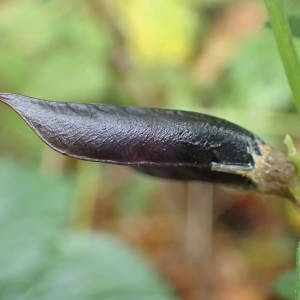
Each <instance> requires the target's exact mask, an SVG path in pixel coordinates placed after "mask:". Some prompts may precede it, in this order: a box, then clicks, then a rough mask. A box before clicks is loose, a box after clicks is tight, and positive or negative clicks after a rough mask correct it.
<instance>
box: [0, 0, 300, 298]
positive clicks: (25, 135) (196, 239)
mask: <svg viewBox="0 0 300 300" xmlns="http://www.w3.org/2000/svg"><path fill="white" fill-rule="evenodd" d="M297 2H298V1H293V0H290V1H285V3H286V7H287V11H288V13H289V15H290V16H291V25H292V29H293V32H294V34H295V38H296V44H297V47H298V49H299V51H300V41H299V35H300V34H299V32H300V21H299V16H300V4H299V3H297ZM269 27H270V26H269V25H268V24H267V17H266V11H265V9H264V6H263V1H255V0H252V1H239V0H213V1H212V0H185V1H183V0H152V1H148V0H126V1H124V0H109V1H108V0H106V1H105V0H90V1H80V0H68V1H59V0H10V1H8V0H2V1H0V37H1V39H0V70H1V72H0V89H1V91H5V92H13V93H20V94H25V95H29V96H33V97H40V98H45V99H55V100H64V101H80V102H103V103H114V104H120V105H137V106H149V107H168V108H176V109H190V110H194V111H200V112H207V113H210V114H214V115H217V116H220V117H224V118H226V119H228V120H231V121H233V122H235V123H237V124H240V125H242V126H245V127H246V128H248V129H250V130H252V131H254V132H256V133H257V134H259V135H260V136H261V137H263V138H264V139H265V140H267V141H268V142H270V143H272V144H273V145H275V146H277V147H279V148H281V147H282V139H283V136H284V134H286V133H289V134H291V135H293V137H294V138H295V139H296V141H297V140H298V141H300V131H299V128H300V120H299V119H298V117H297V115H296V114H295V113H294V107H293V105H292V102H291V94H290V91H289V88H288V85H287V81H286V78H285V76H284V72H283V67H282V66H281V63H280V59H279V55H278V53H277V49H276V46H275V42H274V39H273V36H272V33H271V31H270V30H269ZM0 119H1V126H0V136H1V139H0V155H1V160H0V165H1V167H0V223H1V227H0V238H1V245H0V265H1V271H0V299H1V300H2V299H28V300H29V299H47V300H48V299H87V300H89V299H130V300H132V299H157V300H159V299H188V300H198V299H231V300H235V299H239V300H240V299H251V300H252V299H253V300H259V299H292V297H293V295H292V294H291V291H292V289H293V288H292V286H293V281H294V273H293V271H291V270H292V267H293V265H294V250H295V236H296V235H299V233H300V218H299V216H298V215H297V214H296V213H295V212H294V211H293V209H292V208H291V207H290V205H289V204H288V203H286V202H283V201H282V200H280V199H275V198H274V199H273V198H272V199H270V198H267V199H266V200H265V199H264V197H261V196H258V195H253V194H249V193H244V192H243V193H240V192H233V191H231V190H228V189H223V188H220V187H219V186H212V185H208V184H203V183H198V184H195V183H193V184H188V185H187V184H183V183H178V182H169V181H164V180H157V179H153V178H149V177H147V176H145V175H140V174H137V173H134V172H133V171H131V170H129V169H127V168H126V167H119V166H110V165H102V164H96V163H88V162H79V161H75V160H71V159H67V158H65V157H63V156H61V155H59V154H56V153H55V152H54V151H52V150H50V149H48V148H47V147H46V146H45V145H44V144H43V143H42V142H41V141H40V140H39V139H38V138H37V137H36V136H35V135H34V134H33V133H32V132H31V130H30V129H29V128H27V126H26V125H25V124H24V123H23V121H21V120H20V118H19V117H18V116H17V115H16V114H15V113H13V112H12V111H10V110H9V109H8V108H7V107H5V106H4V105H1V109H0ZM150 265H151V266H150Z"/></svg>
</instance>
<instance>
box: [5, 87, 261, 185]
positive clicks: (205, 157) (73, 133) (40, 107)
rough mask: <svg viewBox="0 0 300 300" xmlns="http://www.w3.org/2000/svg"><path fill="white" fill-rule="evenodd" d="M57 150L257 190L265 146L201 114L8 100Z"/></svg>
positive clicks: (9, 97) (244, 132)
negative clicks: (255, 176)
mask: <svg viewBox="0 0 300 300" xmlns="http://www.w3.org/2000/svg"><path fill="white" fill-rule="evenodd" d="M0 100H1V101H2V102H4V103H6V104H8V105H9V106H11V107H12V108H13V109H14V110H15V111H16V112H17V113H18V114H19V115H20V116H21V117H22V118H23V119H24V120H25V121H26V122H27V123H28V124H29V126H30V127H31V128H32V129H33V130H34V131H35V132H36V133H37V134H38V135H39V136H40V137H41V138H42V139H43V140H44V141H45V142H46V143H47V144H48V145H49V146H50V147H52V148H53V149H55V150H57V151H58V152H61V153H63V154H66V155H68V156H71V157H75V158H79V159H85V160H92V161H101V162H107V163H115V164H124V165H130V166H132V167H134V168H137V169H139V170H140V171H143V172H146V173H149V174H151V175H154V176H159V177H166V178H171V179H181V180H206V181H213V182H222V183H235V184H246V185H250V186H251V185H252V186H255V185H256V183H255V180H253V178H251V176H247V174H248V173H249V172H250V173H251V172H252V171H253V170H255V168H256V164H257V163H256V158H257V157H262V156H263V155H264V154H263V151H262V150H263V149H262V147H264V145H265V144H264V142H262V140H260V139H259V138H258V137H256V136H255V135H254V134H252V133H251V132H249V131H247V130H246V129H243V128H241V127H240V126H238V125H235V124H233V123H231V122H228V121H225V120H222V119H219V118H216V117H213V116H209V115H206V114H200V113H195V112H187V111H177V110H168V109H155V108H138V107H125V106H114V105H105V104H83V103H67V102H55V101H46V100H40V99H35V98H30V97H25V96H20V95H15V94H7V93H2V94H0Z"/></svg>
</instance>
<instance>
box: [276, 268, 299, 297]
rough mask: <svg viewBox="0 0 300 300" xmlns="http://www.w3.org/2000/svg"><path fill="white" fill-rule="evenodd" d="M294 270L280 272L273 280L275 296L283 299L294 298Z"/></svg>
mask: <svg viewBox="0 0 300 300" xmlns="http://www.w3.org/2000/svg"><path fill="white" fill-rule="evenodd" d="M295 286H296V272H295V271H294V270H293V271H287V272H284V273H281V274H280V275H279V277H278V278H277V279H276V281H275V282H274V291H275V293H276V295H277V296H279V297H281V298H282V299H285V300H293V299H294V298H295Z"/></svg>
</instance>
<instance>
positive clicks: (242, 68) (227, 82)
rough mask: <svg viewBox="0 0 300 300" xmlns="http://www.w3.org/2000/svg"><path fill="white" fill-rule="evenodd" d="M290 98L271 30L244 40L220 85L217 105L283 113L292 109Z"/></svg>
mask: <svg viewBox="0 0 300 300" xmlns="http://www.w3.org/2000/svg"><path fill="white" fill-rule="evenodd" d="M258 53H259V55H257V54H258ZM249 82H251V84H249ZM224 95H225V97H224ZM290 98H291V96H290V90H289V86H288V82H287V80H286V78H285V75H284V72H283V67H282V64H281V62H280V57H279V55H278V52H277V50H276V45H275V43H274V38H273V37H272V34H271V33H270V31H268V30H264V31H261V32H259V33H258V34H256V35H255V36H253V37H251V38H250V39H249V40H248V41H245V42H244V43H243V44H242V46H241V47H240V49H239V51H238V52H237V53H236V55H235V56H234V57H233V59H232V62H231V64H230V66H229V68H228V70H227V72H226V74H225V75H224V81H223V82H221V85H220V96H219V97H218V104H219V105H220V106H231V107H232V106H233V103H234V105H235V106H236V107H240V108H255V109H258V108H259V109H265V110H268V109H269V108H270V107H272V108H273V109H278V110H279V109H281V110H282V109H286V108H287V107H288V106H289V104H290Z"/></svg>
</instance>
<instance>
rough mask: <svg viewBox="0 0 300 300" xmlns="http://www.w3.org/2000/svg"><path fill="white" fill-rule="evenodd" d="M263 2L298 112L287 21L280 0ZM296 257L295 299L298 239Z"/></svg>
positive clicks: (299, 75)
mask: <svg viewBox="0 0 300 300" xmlns="http://www.w3.org/2000/svg"><path fill="white" fill-rule="evenodd" d="M265 3H266V6H267V9H268V12H269V16H270V21H271V24H272V29H273V32H274V35H275V39H276V42H277V46H278V50H279V53H280V56H281V60H282V63H283V65H284V68H285V73H286V76H287V78H288V81H289V84H290V88H291V90H292V92H293V96H294V102H295V105H296V107H297V110H298V113H300V85H299V82H300V62H299V59H298V56H297V52H296V48H295V46H294V43H293V36H292V32H291V29H290V26H289V22H288V19H287V17H286V15H285V12H284V7H283V4H282V1H280V0H265ZM296 257H297V258H296V262H297V263H296V274H297V278H296V298H295V299H300V241H298V245H297V253H296Z"/></svg>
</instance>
